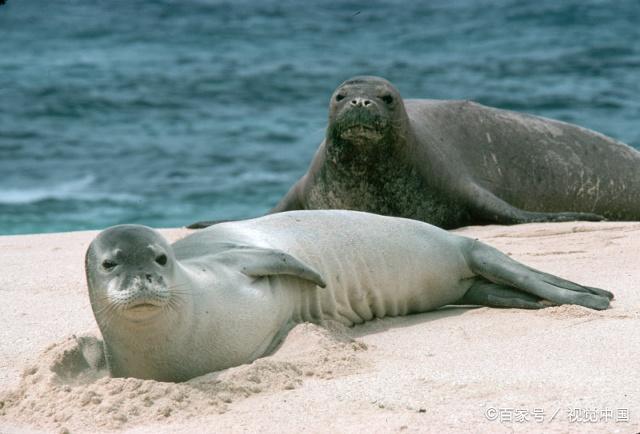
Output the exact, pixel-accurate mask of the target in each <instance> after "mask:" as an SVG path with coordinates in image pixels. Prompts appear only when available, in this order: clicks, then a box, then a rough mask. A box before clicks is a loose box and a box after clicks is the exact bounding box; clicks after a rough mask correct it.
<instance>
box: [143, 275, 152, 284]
mask: <svg viewBox="0 0 640 434" xmlns="http://www.w3.org/2000/svg"><path fill="white" fill-rule="evenodd" d="M144 277H146V278H147V282H149V283H151V274H145V275H144Z"/></svg>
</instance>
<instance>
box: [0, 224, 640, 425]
mask: <svg viewBox="0 0 640 434" xmlns="http://www.w3.org/2000/svg"><path fill="white" fill-rule="evenodd" d="M162 232H163V233H164V234H165V236H167V237H168V238H169V239H170V240H172V241H174V240H176V239H178V238H180V237H183V236H184V235H185V234H187V233H188V231H187V230H186V229H168V230H163V231H162ZM456 232H457V233H459V234H463V235H466V236H470V237H475V238H478V239H480V240H482V241H484V242H486V243H488V244H490V245H493V246H495V247H497V248H499V249H501V250H503V251H504V252H506V253H508V254H510V255H512V256H513V257H514V258H516V259H518V260H519V261H522V262H524V263H526V264H527V265H530V266H533V267H536V268H539V269H542V270H544V271H547V272H550V273H553V274H557V275H560V276H562V277H564V278H567V279H571V280H574V281H577V282H579V283H582V284H586V285H590V286H597V287H601V288H605V289H608V290H611V291H613V292H614V293H615V296H616V298H615V300H614V301H613V303H612V307H611V308H610V309H609V310H606V311H602V312H597V311H591V310H588V309H585V308H581V307H577V306H560V307H550V308H547V309H544V310H540V311H525V310H517V309H511V310H499V309H489V308H466V307H446V308H443V309H440V310H438V311H435V312H430V313H425V314H419V315H413V316H408V317H398V318H387V319H383V320H375V321H372V322H370V323H367V324H365V325H362V326H356V327H354V328H351V329H345V328H343V327H339V326H337V325H333V324H328V327H326V328H325V327H320V326H317V325H311V324H302V325H299V326H298V327H296V328H295V329H294V330H293V331H292V332H291V333H290V335H289V336H288V337H287V339H286V340H285V342H284V343H283V345H282V346H281V348H280V349H279V350H278V351H277V352H276V353H275V354H273V355H271V356H269V357H266V358H263V359H259V360H257V361H256V362H254V363H252V364H250V365H243V366H239V367H236V368H232V369H228V370H226V371H222V372H218V373H212V374H208V375H205V376H203V377H199V378H196V379H193V380H191V381H188V382H186V383H180V384H172V383H160V382H155V381H142V380H136V379H113V378H109V377H108V376H107V375H106V372H104V370H101V369H99V367H97V366H94V365H93V364H92V360H93V358H94V357H95V354H92V353H91V351H88V350H84V351H83V348H85V349H86V348H89V349H90V348H91V345H87V344H91V343H94V342H96V338H99V332H98V330H97V326H96V324H95V321H94V318H93V314H92V312H91V308H90V305H89V299H88V295H87V290H86V283H85V280H84V279H85V278H84V253H85V250H86V248H87V246H88V244H89V243H90V241H91V240H92V238H93V237H94V236H95V234H96V232H72V233H61V234H44V235H28V236H5V237H0V296H2V303H0V432H1V433H3V434H4V433H13V432H25V433H31V432H52V433H66V432H69V433H76V432H109V431H118V432H131V433H158V432H163V433H169V432H170V433H193V432H283V431H284V432H311V433H318V432H327V433H328V432H346V433H357V432H362V431H365V430H366V431H368V432H513V431H516V432H622V433H636V432H638V431H640V375H638V372H637V366H636V365H637V360H638V357H639V356H640V333H639V332H638V330H640V290H639V289H638V285H640V267H639V266H638V263H639V260H638V252H639V251H640V223H635V222H628V223H619V222H604V223H557V224H529V225H519V226H512V227H503V226H486V227H469V228H464V229H461V230H458V231H456Z"/></svg>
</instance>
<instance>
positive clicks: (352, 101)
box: [351, 99, 358, 107]
mask: <svg viewBox="0 0 640 434" xmlns="http://www.w3.org/2000/svg"><path fill="white" fill-rule="evenodd" d="M351 105H352V106H354V107H355V106H357V105H358V100H357V99H352V100H351Z"/></svg>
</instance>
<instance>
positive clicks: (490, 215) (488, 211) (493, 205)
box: [466, 182, 605, 225]
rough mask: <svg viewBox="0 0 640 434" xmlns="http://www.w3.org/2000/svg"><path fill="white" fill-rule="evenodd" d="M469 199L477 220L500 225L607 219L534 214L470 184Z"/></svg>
mask: <svg viewBox="0 0 640 434" xmlns="http://www.w3.org/2000/svg"><path fill="white" fill-rule="evenodd" d="M467 190H468V191H467V195H466V196H467V198H468V199H469V201H470V202H471V204H472V205H471V212H472V214H473V215H474V217H476V218H477V219H480V220H484V221H488V222H492V223H498V224H505V225H511V224H518V223H536V222H570V221H588V222H598V221H602V220H605V218H604V217H603V216H601V215H598V214H593V213H590V212H534V211H525V210H523V209H520V208H516V207H515V206H512V205H510V204H509V203H507V202H505V201H504V200H502V199H500V198H499V197H498V196H496V195H494V194H493V193H491V192H490V191H488V190H486V189H484V188H482V187H480V186H479V185H477V184H475V183H473V182H469V184H468V186H467Z"/></svg>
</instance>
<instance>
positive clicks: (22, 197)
mask: <svg viewBox="0 0 640 434" xmlns="http://www.w3.org/2000/svg"><path fill="white" fill-rule="evenodd" d="M95 181H96V178H95V176H93V175H84V176H83V177H81V178H76V179H71V180H67V181H63V182H59V183H54V184H51V183H49V184H47V183H46V181H43V182H42V183H41V184H39V185H35V186H32V187H27V188H18V189H7V190H4V191H0V204H3V205H28V204H32V203H37V202H42V201H45V200H84V201H98V200H105V199H110V200H114V201H118V202H133V201H136V200H139V198H138V197H136V196H135V195H132V194H126V193H116V194H113V193H111V192H108V191H100V190H99V189H97V188H96V185H95Z"/></svg>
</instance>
